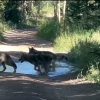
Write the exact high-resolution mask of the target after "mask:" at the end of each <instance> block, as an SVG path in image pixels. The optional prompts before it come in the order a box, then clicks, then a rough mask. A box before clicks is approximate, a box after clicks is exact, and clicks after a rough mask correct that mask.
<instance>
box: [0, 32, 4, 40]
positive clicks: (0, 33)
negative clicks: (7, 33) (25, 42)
mask: <svg viewBox="0 0 100 100" xmlns="http://www.w3.org/2000/svg"><path fill="white" fill-rule="evenodd" d="M0 41H4V37H3V33H2V32H0Z"/></svg>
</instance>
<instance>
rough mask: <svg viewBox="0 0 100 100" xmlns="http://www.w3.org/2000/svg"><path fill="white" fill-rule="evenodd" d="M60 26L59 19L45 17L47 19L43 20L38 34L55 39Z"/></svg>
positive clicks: (48, 38)
mask: <svg viewBox="0 0 100 100" xmlns="http://www.w3.org/2000/svg"><path fill="white" fill-rule="evenodd" d="M58 27H59V24H58V21H57V19H55V18H54V19H49V20H48V19H47V20H46V19H45V21H44V20H43V22H42V23H41V24H40V26H39V29H38V33H37V35H38V36H39V37H41V38H44V39H47V40H52V41H53V40H54V39H55V38H56V35H57V34H58V33H57V32H58V31H59V30H58Z"/></svg>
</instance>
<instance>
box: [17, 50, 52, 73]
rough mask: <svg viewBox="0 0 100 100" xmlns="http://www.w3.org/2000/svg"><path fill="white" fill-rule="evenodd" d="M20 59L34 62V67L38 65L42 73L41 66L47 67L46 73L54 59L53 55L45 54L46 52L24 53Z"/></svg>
mask: <svg viewBox="0 0 100 100" xmlns="http://www.w3.org/2000/svg"><path fill="white" fill-rule="evenodd" d="M19 61H21V63H22V62H24V61H27V62H30V63H31V64H34V66H35V67H34V69H35V70H37V69H36V67H38V70H37V71H39V72H40V73H43V72H42V71H41V69H40V68H41V67H42V68H44V69H45V73H48V72H49V68H50V66H49V65H50V63H51V61H52V57H51V56H48V55H45V54H41V55H40V54H28V53H23V52H22V54H21V56H20V58H19Z"/></svg>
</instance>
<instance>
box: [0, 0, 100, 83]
mask: <svg viewBox="0 0 100 100" xmlns="http://www.w3.org/2000/svg"><path fill="white" fill-rule="evenodd" d="M34 27H36V29H37V36H38V37H40V38H43V39H45V40H49V41H52V43H53V49H54V51H55V52H65V53H68V59H69V62H70V63H71V64H72V65H74V66H75V67H77V68H79V69H80V71H79V75H80V77H85V78H86V79H88V80H92V81H96V82H100V0H58V1H42V0H29V1H28V0H19V1H17V0H1V1H0V41H4V40H5V39H4V37H3V32H5V31H8V30H12V29H25V28H27V29H28V28H34Z"/></svg>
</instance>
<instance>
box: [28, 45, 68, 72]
mask: <svg viewBox="0 0 100 100" xmlns="http://www.w3.org/2000/svg"><path fill="white" fill-rule="evenodd" d="M29 54H40V55H41V54H45V55H49V56H51V57H52V59H53V60H52V62H51V63H52V68H53V71H55V61H62V60H65V61H67V60H68V57H67V56H66V55H65V54H62V53H56V54H55V53H52V52H50V51H38V50H36V49H34V48H33V47H31V48H29Z"/></svg>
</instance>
